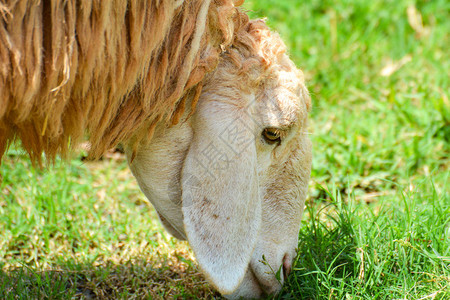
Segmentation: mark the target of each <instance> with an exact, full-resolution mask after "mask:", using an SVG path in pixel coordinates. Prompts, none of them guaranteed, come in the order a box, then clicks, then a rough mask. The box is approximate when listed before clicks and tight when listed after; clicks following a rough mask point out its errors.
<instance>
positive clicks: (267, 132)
mask: <svg viewBox="0 0 450 300" xmlns="http://www.w3.org/2000/svg"><path fill="white" fill-rule="evenodd" d="M262 136H263V138H264V140H265V141H266V143H268V144H270V145H272V144H275V143H278V144H280V143H281V132H280V130H278V129H276V128H266V129H264V130H263V132H262Z"/></svg>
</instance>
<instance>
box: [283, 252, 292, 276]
mask: <svg viewBox="0 0 450 300" xmlns="http://www.w3.org/2000/svg"><path fill="white" fill-rule="evenodd" d="M289 273H291V259H290V257H289V255H288V254H285V255H284V257H283V275H284V279H285V280H286V279H287V277H288V275H289Z"/></svg>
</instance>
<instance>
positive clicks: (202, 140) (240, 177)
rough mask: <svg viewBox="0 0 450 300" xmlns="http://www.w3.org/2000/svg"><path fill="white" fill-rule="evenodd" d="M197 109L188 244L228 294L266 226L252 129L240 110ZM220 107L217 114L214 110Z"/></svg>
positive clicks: (188, 183)
mask: <svg viewBox="0 0 450 300" xmlns="http://www.w3.org/2000/svg"><path fill="white" fill-rule="evenodd" d="M213 104H214V103H213V102H209V103H206V104H204V105H201V106H199V107H198V108H197V112H196V115H195V117H194V120H193V130H194V135H193V140H192V142H191V145H190V148H189V151H188V154H187V156H186V159H185V162H184V167H183V173H182V200H183V204H182V205H183V215H184V226H185V231H186V234H187V239H188V241H189V244H190V245H191V247H192V249H193V250H194V253H195V256H196V258H197V261H198V264H199V266H200V268H201V269H202V270H203V272H204V274H205V275H206V277H207V278H208V279H209V281H210V283H212V284H213V285H214V286H215V287H216V288H217V289H218V290H219V292H221V293H222V294H229V293H231V292H233V291H234V290H235V289H236V288H237V287H238V286H239V284H240V283H241V281H242V280H243V278H244V275H245V273H246V270H247V266H248V264H249V262H250V258H251V255H252V252H253V250H254V247H255V244H256V240H257V237H258V232H259V227H260V223H261V203H260V199H259V192H258V181H257V176H258V175H257V171H256V147H255V138H254V135H253V133H252V130H251V129H249V127H248V125H246V124H248V122H250V121H249V120H246V119H245V118H246V117H247V118H248V116H247V115H246V114H244V113H242V114H240V113H239V111H237V110H236V108H234V109H233V108H227V107H223V106H222V107H220V109H218V107H214V105H213ZM214 108H215V109H214Z"/></svg>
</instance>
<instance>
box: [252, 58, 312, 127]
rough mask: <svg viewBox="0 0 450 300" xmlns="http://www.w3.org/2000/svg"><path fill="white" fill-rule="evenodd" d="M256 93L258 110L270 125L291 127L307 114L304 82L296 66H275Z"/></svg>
mask: <svg viewBox="0 0 450 300" xmlns="http://www.w3.org/2000/svg"><path fill="white" fill-rule="evenodd" d="M270 75H271V76H269V77H268V78H267V79H266V80H264V83H263V84H262V85H261V89H260V91H259V93H258V94H257V95H256V102H257V107H258V112H259V114H260V115H261V117H262V118H263V120H262V122H263V123H265V124H267V125H268V126H273V127H280V128H290V127H293V126H295V125H297V124H296V123H298V121H299V120H303V118H304V117H305V116H306V107H305V99H303V96H304V92H303V91H304V89H305V86H304V83H303V79H302V76H301V73H300V72H299V71H298V70H297V69H295V67H293V68H292V67H290V68H283V67H280V66H278V67H276V68H273V70H272V72H271V73H270Z"/></svg>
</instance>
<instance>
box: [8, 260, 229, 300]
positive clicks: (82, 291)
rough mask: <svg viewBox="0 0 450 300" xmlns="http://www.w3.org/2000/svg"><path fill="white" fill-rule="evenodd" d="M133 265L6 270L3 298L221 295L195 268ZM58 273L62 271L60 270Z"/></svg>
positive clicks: (182, 264) (189, 265) (183, 264)
mask: <svg viewBox="0 0 450 300" xmlns="http://www.w3.org/2000/svg"><path fill="white" fill-rule="evenodd" d="M180 260H182V262H179V263H175V264H170V263H169V264H163V265H160V264H156V265H155V264H151V263H149V262H148V261H146V260H132V261H130V262H127V263H125V264H113V263H107V264H105V265H101V266H93V265H92V264H88V263H85V264H83V263H79V262H75V261H66V262H63V263H61V264H59V266H56V267H55V269H54V270H44V271H36V270H33V269H31V268H30V267H27V266H24V267H22V268H16V269H13V270H9V271H4V270H3V271H1V270H0V297H1V299H130V298H134V299H168V298H170V299H197V298H203V299H213V298H217V297H219V296H220V295H219V294H218V293H216V292H215V291H213V290H212V288H211V287H210V286H209V285H208V284H207V283H206V281H205V279H204V277H203V275H202V274H201V273H200V272H198V270H197V269H196V267H195V266H193V263H192V262H190V261H186V260H185V259H184V258H181V259H180ZM56 268H57V269H56Z"/></svg>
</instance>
